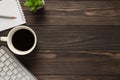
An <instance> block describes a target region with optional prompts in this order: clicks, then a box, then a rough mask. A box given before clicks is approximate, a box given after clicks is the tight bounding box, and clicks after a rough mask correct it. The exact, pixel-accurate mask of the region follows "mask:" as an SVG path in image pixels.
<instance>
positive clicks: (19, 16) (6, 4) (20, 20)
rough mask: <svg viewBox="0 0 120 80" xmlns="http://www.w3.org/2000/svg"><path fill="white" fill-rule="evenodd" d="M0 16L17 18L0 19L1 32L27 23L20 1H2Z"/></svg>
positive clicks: (0, 3) (0, 1)
mask: <svg viewBox="0 0 120 80" xmlns="http://www.w3.org/2000/svg"><path fill="white" fill-rule="evenodd" d="M0 15H4V16H15V17H16V19H4V18H0V31H3V30H6V29H9V28H12V27H15V26H18V25H21V24H24V23H26V21H25V17H24V14H23V12H22V9H21V6H20V2H19V0H0Z"/></svg>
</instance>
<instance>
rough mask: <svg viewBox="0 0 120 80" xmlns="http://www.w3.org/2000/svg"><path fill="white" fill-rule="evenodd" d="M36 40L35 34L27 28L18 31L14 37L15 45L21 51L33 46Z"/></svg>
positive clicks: (13, 42)
mask: <svg viewBox="0 0 120 80" xmlns="http://www.w3.org/2000/svg"><path fill="white" fill-rule="evenodd" d="M34 41H35V38H34V35H33V34H32V33H31V32H30V31H28V30H26V29H21V30H18V31H16V32H15V34H14V35H13V37H12V44H13V46H14V47H15V48H16V49H18V50H21V51H26V50H29V49H30V48H32V46H33V44H34Z"/></svg>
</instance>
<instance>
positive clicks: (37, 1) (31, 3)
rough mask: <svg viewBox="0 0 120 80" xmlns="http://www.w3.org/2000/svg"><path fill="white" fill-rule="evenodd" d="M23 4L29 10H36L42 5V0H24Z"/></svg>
mask: <svg viewBox="0 0 120 80" xmlns="http://www.w3.org/2000/svg"><path fill="white" fill-rule="evenodd" d="M24 5H25V6H27V7H28V8H29V9H30V11H33V12H36V11H37V9H39V8H41V7H43V6H44V3H43V1H42V0H26V2H25V3H24Z"/></svg>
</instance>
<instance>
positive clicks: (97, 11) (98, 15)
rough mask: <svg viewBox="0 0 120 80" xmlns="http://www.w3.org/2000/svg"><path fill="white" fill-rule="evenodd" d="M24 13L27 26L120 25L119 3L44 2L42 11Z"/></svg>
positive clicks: (56, 0) (72, 0)
mask: <svg viewBox="0 0 120 80" xmlns="http://www.w3.org/2000/svg"><path fill="white" fill-rule="evenodd" d="M22 4H23V3H22ZM24 12H25V14H26V18H27V24H28V25H32V24H34V25H120V24H119V22H120V18H119V17H120V1H80V0H79V1H78V0H77V1H74V0H70V1H69V0H66V1H61V0H60V1H59V0H52V1H51V0H46V6H45V10H44V11H42V12H37V13H36V14H33V13H31V12H29V11H28V9H26V7H24Z"/></svg>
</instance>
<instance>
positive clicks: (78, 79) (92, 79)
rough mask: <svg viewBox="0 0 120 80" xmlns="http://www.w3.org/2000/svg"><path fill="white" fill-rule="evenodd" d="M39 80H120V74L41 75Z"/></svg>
mask: <svg viewBox="0 0 120 80" xmlns="http://www.w3.org/2000/svg"><path fill="white" fill-rule="evenodd" d="M37 77H38V78H39V80H119V79H120V77H119V76H82V75H40V76H37Z"/></svg>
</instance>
